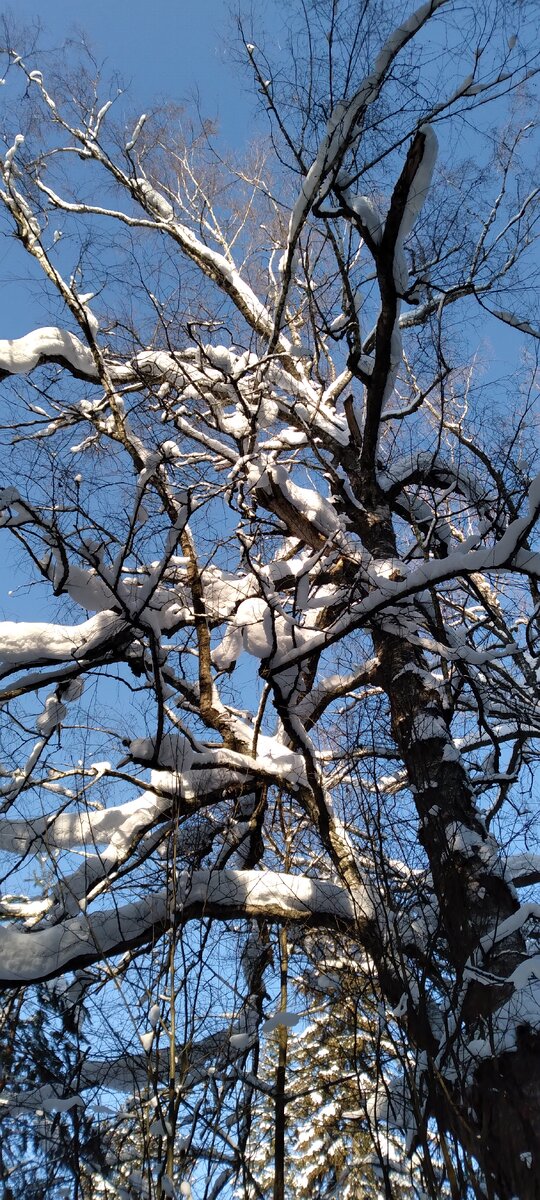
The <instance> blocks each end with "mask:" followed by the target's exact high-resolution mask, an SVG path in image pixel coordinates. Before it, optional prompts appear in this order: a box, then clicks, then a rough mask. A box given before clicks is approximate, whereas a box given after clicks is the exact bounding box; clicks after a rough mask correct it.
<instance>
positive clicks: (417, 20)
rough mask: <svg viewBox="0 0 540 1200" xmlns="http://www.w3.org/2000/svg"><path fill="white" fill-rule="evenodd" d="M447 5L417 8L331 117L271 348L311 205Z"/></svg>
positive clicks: (311, 177)
mask: <svg viewBox="0 0 540 1200" xmlns="http://www.w3.org/2000/svg"><path fill="white" fill-rule="evenodd" d="M448 3H449V0H427V3H425V4H422V5H420V7H419V8H417V9H416V12H414V13H412V14H411V16H410V17H408V18H407V19H406V20H405V21H404V22H403V23H402V24H401V25H399V26H398V27H397V29H395V30H394V32H393V33H392V34H390V37H388V38H387V40H386V42H385V44H384V46H383V47H382V49H381V50H380V51H379V54H378V55H377V58H376V60H375V64H374V67H373V71H372V72H371V74H370V75H368V76H367V77H366V79H365V80H364V82H363V83H362V85H361V87H360V88H359V89H358V91H357V92H356V93H355V95H354V96H353V97H352V99H351V100H349V101H348V102H346V101H340V102H339V103H338V104H337V105H336V106H335V108H334V109H333V111H332V113H331V114H330V117H329V119H328V122H327V127H326V135H325V137H324V138H323V140H322V142H321V144H320V146H319V150H318V152H317V155H316V158H315V159H314V161H313V163H312V164H311V167H310V168H309V171H308V173H307V175H306V178H305V179H304V181H303V183H302V190H301V192H300V195H299V196H298V199H297V201H296V204H295V206H294V208H293V210H292V213H291V218H290V222H289V234H288V241H287V249H286V252H285V258H284V266H283V282H282V288H281V294H280V297H279V300H278V304H277V308H276V315H275V321H274V331H273V335H272V340H271V347H273V346H274V345H275V344H276V342H277V338H278V336H279V330H280V326H281V321H282V318H283V313H284V310H285V303H286V299H287V292H288V289H289V285H290V282H291V270H292V262H293V258H294V254H295V251H296V246H297V244H298V239H299V237H300V233H301V231H302V229H303V227H304V224H305V222H306V219H307V217H308V216H309V213H310V212H311V209H312V208H313V205H314V204H315V203H316V201H317V200H318V199H323V197H324V195H325V193H326V192H327V191H328V184H329V183H330V182H332V180H333V177H335V175H336V173H337V172H338V171H339V168H340V166H341V163H342V160H343V157H344V154H345V153H346V151H347V150H348V149H350V147H351V146H352V144H353V143H354V141H355V140H357V139H358V138H359V137H360V136H361V132H362V129H361V125H362V120H363V117H364V115H365V112H366V110H367V108H368V107H369V106H370V105H371V104H373V103H374V102H375V100H376V99H377V97H378V95H379V92H380V90H381V87H382V85H383V83H384V80H385V77H386V74H387V72H388V69H389V67H390V66H391V64H392V62H393V61H394V59H395V58H396V56H397V55H398V54H399V51H400V50H401V49H403V47H404V46H406V44H407V42H409V41H410V40H411V38H413V37H414V36H415V35H416V34H417V33H418V31H419V30H420V29H421V28H422V26H423V25H424V24H425V23H426V21H428V20H429V19H430V17H432V16H433V15H434V14H435V13H436V12H437V10H438V9H440V8H442V7H443V6H444V5H445V4H448Z"/></svg>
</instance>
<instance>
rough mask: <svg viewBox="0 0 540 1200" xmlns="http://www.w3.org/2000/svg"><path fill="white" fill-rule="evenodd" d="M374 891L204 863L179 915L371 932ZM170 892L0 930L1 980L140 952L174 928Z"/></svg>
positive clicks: (181, 884)
mask: <svg viewBox="0 0 540 1200" xmlns="http://www.w3.org/2000/svg"><path fill="white" fill-rule="evenodd" d="M373 912H374V910H373V905H372V902H371V900H370V898H369V896H368V894H367V892H364V893H362V894H357V895H354V896H351V895H350V894H349V893H348V892H347V891H346V890H345V888H343V887H340V886H339V885H337V884H333V883H328V882H326V881H324V880H319V879H309V878H307V877H305V876H302V875H288V874H280V873H278V872H274V871H237V870H232V869H231V870H222V871H221V870H201V871H194V872H193V873H192V874H190V873H189V872H184V873H182V874H181V875H180V877H179V880H178V885H177V890H176V901H175V906H174V915H175V918H176V919H177V920H179V921H180V922H182V923H184V922H186V921H190V920H193V919H194V918H196V917H199V916H205V917H215V918H216V919H221V920H229V919H230V918H231V917H237V918H242V919H245V920H250V919H251V918H253V917H263V918H265V919H266V920H268V921H296V922H300V923H302V924H306V925H313V926H320V927H322V928H335V927H338V928H339V927H343V928H352V927H353V926H354V928H355V930H356V931H357V934H358V936H360V937H362V936H366V935H367V933H368V931H369V929H370V926H371V923H372V921H373ZM171 919H172V914H171V910H170V901H169V899H168V897H167V895H166V893H165V892H158V893H156V894H155V895H152V896H150V897H148V898H147V899H142V900H139V901H134V902H132V903H131V904H126V905H123V906H122V907H117V908H114V909H110V910H107V911H105V912H97V913H94V914H83V913H81V914H80V916H78V917H74V918H71V919H70V920H67V921H63V922H62V923H61V924H60V925H55V926H52V927H50V928H45V929H39V930H35V931H33V932H31V933H23V932H20V931H19V930H18V929H13V928H6V927H3V928H2V929H0V986H5V987H12V986H13V985H16V984H28V983H38V982H39V981H40V980H45V979H51V978H54V977H55V976H57V975H60V974H63V973H65V972H66V971H73V970H75V969H77V968H79V967H83V966H88V965H89V964H91V963H96V962H101V961H103V960H104V959H107V958H111V957H114V956H115V955H118V954H125V953H127V952H129V951H136V950H137V949H138V948H139V947H143V946H146V945H147V944H148V942H149V941H155V939H156V937H159V936H161V935H162V934H163V933H164V931H165V930H166V929H167V928H168V927H169V924H170V921H171Z"/></svg>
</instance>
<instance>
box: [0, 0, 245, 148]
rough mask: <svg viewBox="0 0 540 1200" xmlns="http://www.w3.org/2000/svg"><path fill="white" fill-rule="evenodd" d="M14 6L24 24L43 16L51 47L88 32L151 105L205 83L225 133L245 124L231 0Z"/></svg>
mask: <svg viewBox="0 0 540 1200" xmlns="http://www.w3.org/2000/svg"><path fill="white" fill-rule="evenodd" d="M259 7H260V10H261V11H263V10H264V9H266V4H264V2H261V0H259ZM9 11H10V10H9V7H8V9H7V12H8V13H9ZM11 12H12V13H13V15H14V16H15V21H16V24H17V26H19V27H20V26H22V25H24V24H25V23H30V22H31V23H34V22H35V21H38V20H39V22H40V23H41V26H42V29H43V34H42V36H41V37H40V41H41V42H42V43H44V44H45V45H50V46H53V45H57V46H61V45H62V43H63V42H64V40H65V38H66V37H68V36H71V35H73V34H76V33H77V31H81V30H82V31H84V32H85V34H86V35H87V36H88V38H89V40H90V44H91V46H92V48H93V49H94V51H95V53H96V56H97V58H98V60H103V61H106V67H108V68H109V69H111V70H112V69H115V70H118V71H119V72H120V73H121V74H122V75H123V76H124V78H125V82H126V84H127V83H131V90H132V92H133V95H134V96H135V95H136V96H137V98H138V100H139V101H140V103H141V104H142V105H143V107H146V106H149V105H151V104H152V103H154V102H156V101H157V100H159V99H161V98H162V97H165V96H166V97H167V98H169V99H171V100H174V101H181V100H184V99H186V98H188V97H189V96H190V95H191V94H193V91H194V89H195V88H197V89H198V90H199V92H200V95H201V98H202V99H203V102H204V107H205V109H208V112H207V113H206V114H205V115H209V116H215V115H217V116H218V117H219V118H220V121H221V123H222V126H223V132H224V133H225V134H231V133H234V134H236V135H237V134H238V132H239V131H240V130H242V129H243V128H244V123H243V121H242V120H241V117H242V110H243V106H244V104H245V92H244V87H245V81H244V80H242V79H240V78H239V75H238V70H237V68H236V67H235V65H234V63H233V62H232V61H231V54H230V43H231V40H232V38H231V34H232V31H233V22H232V20H231V17H230V13H229V4H228V3H227V0H196V2H195V3H190V2H189V0H152V3H148V0H90V2H89V3H88V4H84V3H81V0H45V3H39V0H17V3H16V4H13V5H12V6H11Z"/></svg>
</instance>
